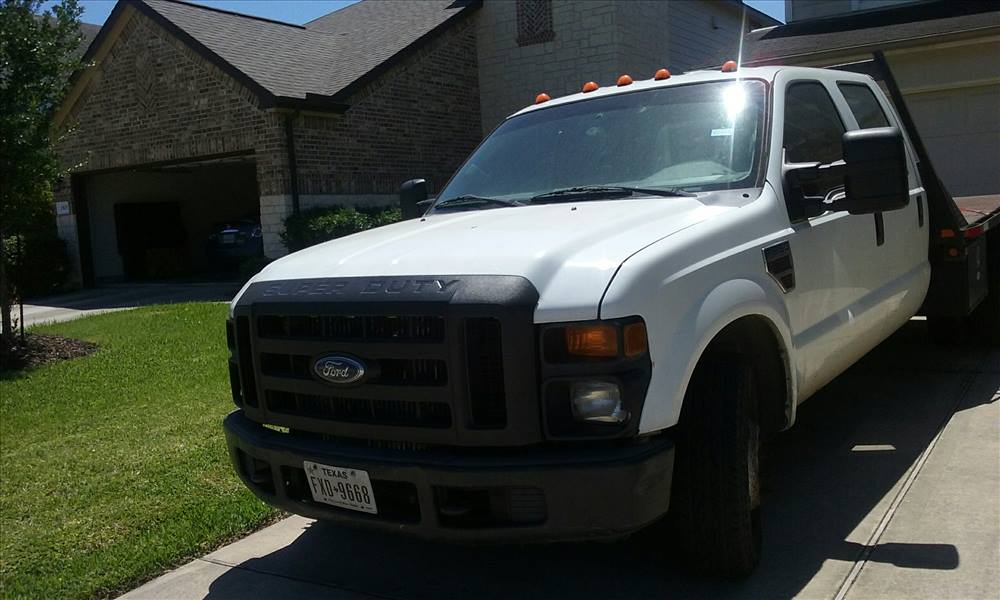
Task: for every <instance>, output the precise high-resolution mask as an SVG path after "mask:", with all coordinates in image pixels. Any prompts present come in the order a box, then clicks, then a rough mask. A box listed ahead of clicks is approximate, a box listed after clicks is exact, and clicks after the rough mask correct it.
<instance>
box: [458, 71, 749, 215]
mask: <svg viewBox="0 0 1000 600" xmlns="http://www.w3.org/2000/svg"><path fill="white" fill-rule="evenodd" d="M765 105H766V88H765V85H764V83H763V82H760V81H755V80H751V81H738V82H734V81H725V82H707V83H699V84H693V85H684V86H677V87H666V88H657V89H652V90H646V91H641V92H633V93H630V94H618V95H614V96H608V97H605V98H595V99H594V100H587V101H583V102H574V103H571V104H564V105H560V106H553V107H552V108H546V109H543V110H538V111H532V112H529V113H527V114H524V115H521V116H518V117H514V118H512V119H510V120H508V121H506V122H505V123H503V124H502V125H501V126H500V127H498V128H497V129H496V131H494V132H493V134H492V135H490V136H489V138H487V139H486V141H484V142H483V143H482V144H481V145H480V146H479V148H478V149H477V150H476V151H475V153H473V155H472V156H471V157H470V158H469V159H468V161H466V163H465V164H464V165H463V166H462V168H461V169H460V170H459V171H458V172H457V173H456V174H455V176H454V177H453V178H452V180H451V181H450V182H449V184H448V185H447V187H445V189H444V190H442V192H441V194H440V195H439V196H438V204H441V203H444V202H448V203H449V204H455V203H456V202H455V200H456V199H457V200H458V201H461V200H463V199H464V198H465V197H476V198H479V199H484V198H485V199H501V200H507V201H509V202H508V205H515V204H514V203H518V204H520V203H529V202H531V200H532V199H533V198H537V197H539V196H543V195H546V194H551V192H553V191H559V190H566V189H567V188H579V187H582V186H604V187H611V186H627V187H631V188H644V189H656V188H660V189H671V190H677V191H685V192H699V191H706V190H716V189H727V188H740V187H752V186H753V185H755V181H756V176H757V170H758V168H759V163H760V154H761V145H762V144H761V139H762V137H763V123H764V107H765ZM449 201H450V202H449ZM483 205H484V206H498V205H499V206H503V204H500V203H496V202H494V203H492V204H489V205H487V204H485V203H483Z"/></svg>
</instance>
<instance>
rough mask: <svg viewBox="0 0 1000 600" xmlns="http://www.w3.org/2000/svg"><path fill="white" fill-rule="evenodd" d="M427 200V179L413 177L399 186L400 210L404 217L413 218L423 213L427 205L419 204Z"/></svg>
mask: <svg viewBox="0 0 1000 600" xmlns="http://www.w3.org/2000/svg"><path fill="white" fill-rule="evenodd" d="M426 200H427V180H426V179H411V180H409V181H406V182H404V183H403V185H401V186H400V188H399V210H400V212H402V213H403V218H404V219H412V218H414V217H419V216H420V215H421V214H423V212H424V210H426V208H425V207H422V206H419V204H420V203H421V202H424V201H426Z"/></svg>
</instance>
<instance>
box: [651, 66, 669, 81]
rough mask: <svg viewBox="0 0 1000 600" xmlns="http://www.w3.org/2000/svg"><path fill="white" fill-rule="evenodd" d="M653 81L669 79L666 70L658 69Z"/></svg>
mask: <svg viewBox="0 0 1000 600" xmlns="http://www.w3.org/2000/svg"><path fill="white" fill-rule="evenodd" d="M653 79H655V80H657V81H660V80H661V79H670V71H669V70H667V69H660V70H659V71H657V72H656V75H653Z"/></svg>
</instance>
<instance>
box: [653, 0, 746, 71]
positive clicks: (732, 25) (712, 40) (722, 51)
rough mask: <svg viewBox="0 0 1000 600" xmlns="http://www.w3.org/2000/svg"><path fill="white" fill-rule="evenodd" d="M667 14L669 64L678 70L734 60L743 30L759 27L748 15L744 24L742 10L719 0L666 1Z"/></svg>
mask: <svg viewBox="0 0 1000 600" xmlns="http://www.w3.org/2000/svg"><path fill="white" fill-rule="evenodd" d="M668 17H669V18H668V23H669V25H670V36H669V39H670V44H669V58H670V65H669V66H670V67H674V68H676V69H677V70H679V71H686V70H689V69H697V68H702V67H707V66H712V65H721V64H722V63H724V62H725V61H727V60H736V59H737V58H739V49H740V40H741V39H742V37H743V33H744V32H745V31H749V30H751V29H756V28H758V27H761V26H762V24H761V23H760V22H758V21H756V20H753V19H751V18H750V16H749V15H747V20H746V22H745V23H744V18H743V10H742V9H741V8H740V7H739V6H737V5H736V4H735V3H733V2H725V1H721V0H712V1H706V0H702V1H698V2H670V3H669V13H668Z"/></svg>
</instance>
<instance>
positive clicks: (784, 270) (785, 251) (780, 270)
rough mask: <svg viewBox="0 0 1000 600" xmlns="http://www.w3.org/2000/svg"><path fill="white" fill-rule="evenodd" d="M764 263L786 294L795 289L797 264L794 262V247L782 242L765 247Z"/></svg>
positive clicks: (769, 273)
mask: <svg viewBox="0 0 1000 600" xmlns="http://www.w3.org/2000/svg"><path fill="white" fill-rule="evenodd" d="M764 265H765V266H766V267H767V273H768V275H770V276H771V278H772V279H774V280H775V281H776V282H778V285H780V286H781V291H783V292H785V293H786V294H787V293H788V292H790V291H792V290H794V289H795V265H794V264H792V247H791V246H790V245H789V244H788V242H781V243H779V244H775V245H773V246H768V247H767V248H764Z"/></svg>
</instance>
